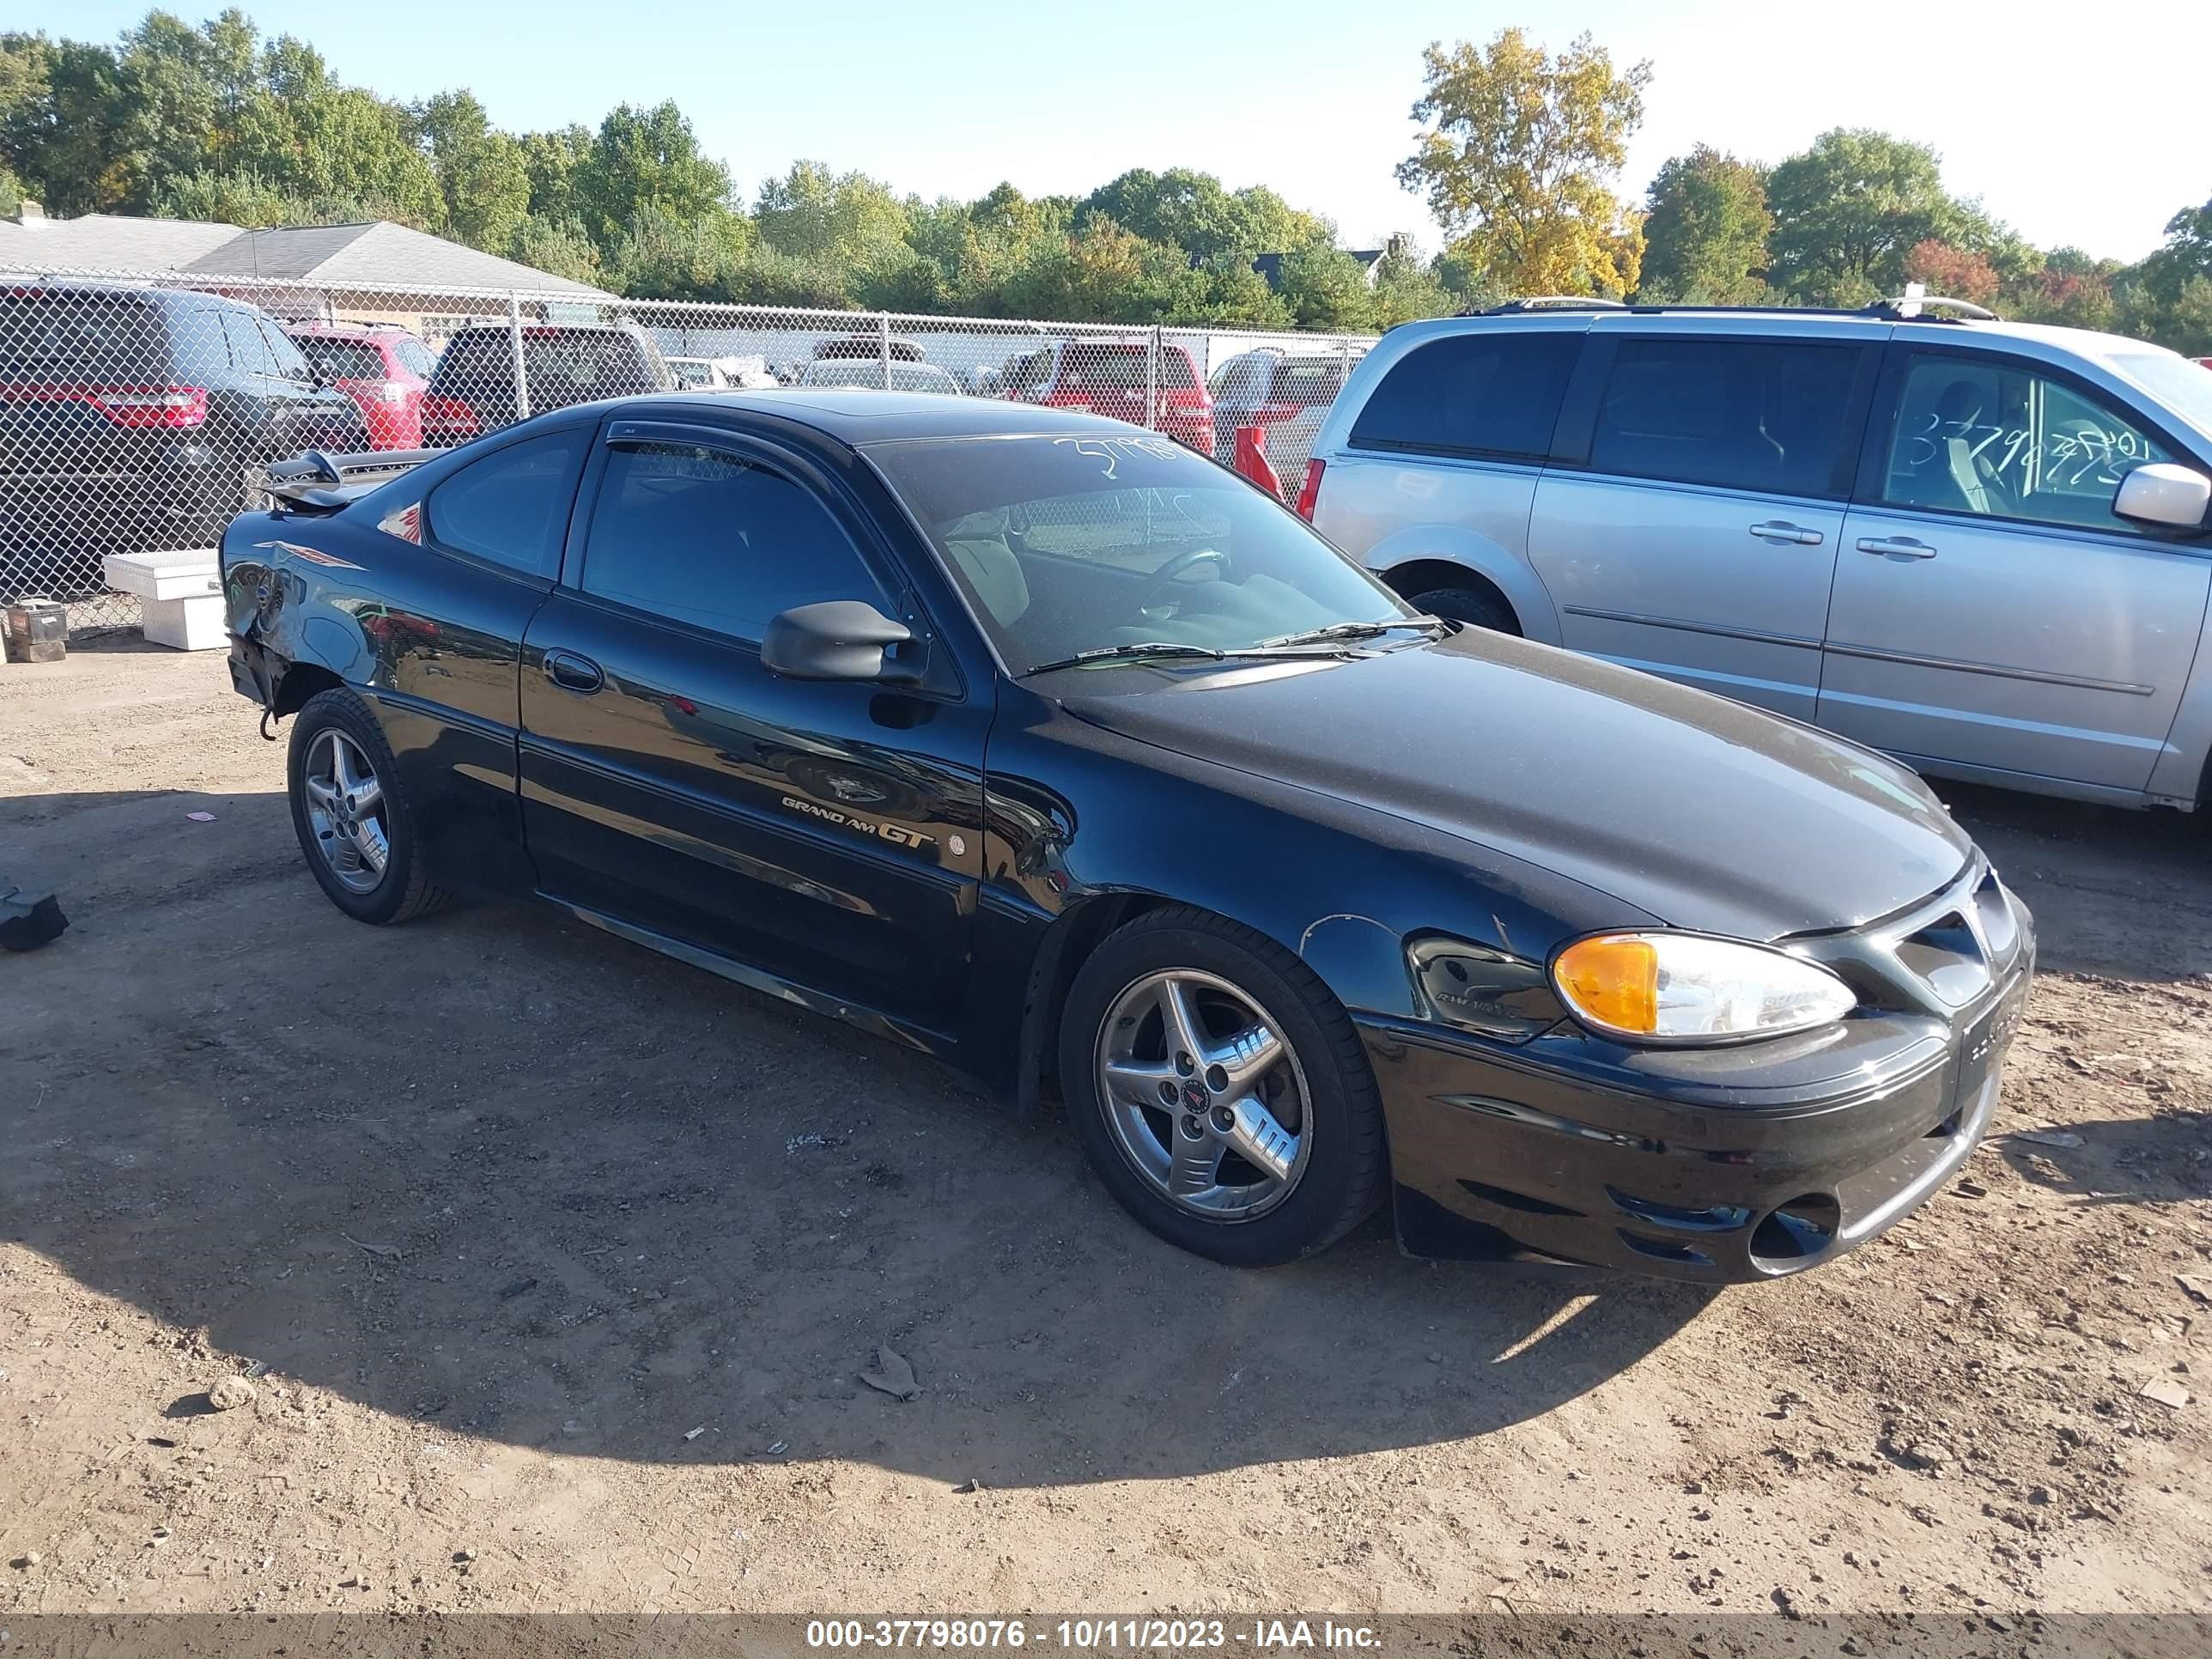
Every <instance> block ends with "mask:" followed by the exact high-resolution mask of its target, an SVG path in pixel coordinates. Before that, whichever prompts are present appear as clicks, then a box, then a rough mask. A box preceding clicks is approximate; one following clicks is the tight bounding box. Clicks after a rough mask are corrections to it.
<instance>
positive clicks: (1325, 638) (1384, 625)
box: [1260, 617, 1448, 650]
mask: <svg viewBox="0 0 2212 1659" xmlns="http://www.w3.org/2000/svg"><path fill="white" fill-rule="evenodd" d="M1447 626H1448V624H1447V623H1445V622H1444V620H1443V617H1401V618H1398V619H1396V620H1394V621H1391V622H1340V623H1329V624H1328V626H1327V627H1326V628H1309V629H1305V630H1304V632H1302V633H1297V634H1285V635H1282V636H1281V637H1280V638H1279V639H1272V640H1262V641H1260V646H1261V649H1263V650H1273V649H1274V648H1275V647H1278V646H1285V645H1327V644H1328V643H1329V642H1331V641H1336V640H1378V639H1381V638H1382V637H1383V635H1385V634H1388V633H1391V632H1393V631H1395V629H1401V628H1418V629H1420V630H1421V631H1422V632H1423V633H1435V632H1437V630H1438V629H1443V628H1445V627H1447Z"/></svg>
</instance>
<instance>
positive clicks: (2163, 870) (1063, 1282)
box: [0, 647, 2212, 1616]
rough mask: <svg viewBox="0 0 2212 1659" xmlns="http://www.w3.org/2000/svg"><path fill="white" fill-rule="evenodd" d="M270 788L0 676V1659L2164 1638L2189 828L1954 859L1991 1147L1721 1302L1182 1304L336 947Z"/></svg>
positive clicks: (2193, 917) (495, 957) (1118, 1243)
mask: <svg viewBox="0 0 2212 1659" xmlns="http://www.w3.org/2000/svg"><path fill="white" fill-rule="evenodd" d="M282 787H283V750H282V749H281V748H280V747H278V746H275V745H271V744H264V743H262V742H261V741H259V739H258V738H257V736H256V735H255V730H254V717H253V714H252V710H251V709H250V708H248V707H247V706H246V704H245V703H243V702H240V701H239V700H238V699H237V698H236V697H234V696H233V695H232V694H231V693H230V691H229V689H228V682H227V680H226V678H225V674H224V669H223V663H222V656H221V654H220V653H208V654H203V655H199V656H194V657H190V658H185V657H179V656H177V655H174V654H172V653H167V652H159V651H152V650H135V649H125V648H120V647H118V648H110V649H104V650H82V649H80V650H78V651H76V652H74V653H72V654H71V656H70V659H68V661H67V662H66V663H65V664H62V665H52V666H40V667H31V666H20V665H18V666H4V667H0V878H15V879H24V878H28V877H30V876H31V875H33V874H34V873H35V874H38V875H41V876H44V877H46V878H48V879H50V880H51V881H52V884H54V885H56V886H58V888H59V889H60V890H61V891H62V893H63V895H64V899H65V902H66V906H67V908H68V911H69V914H70V920H71V922H72V924H73V925H72V927H71V928H70V933H68V935H67V936H66V938H65V939H63V940H62V941H61V942H59V943H58V944H57V945H53V946H52V947H51V948H48V949H46V950H44V951H38V952H36V953H33V954H28V955H23V956H18V957H0V1010H4V1012H0V1562H4V1563H6V1565H0V1613H6V1612H8V1611H9V1610H10V1609H12V1610H15V1612H17V1613H40V1612H46V1613H57V1612H68V1613H82V1612H103V1613H112V1612H124V1611H128V1612H155V1611H163V1610H174V1609H186V1610H198V1611H236V1610H248V1609H251V1610H258V1611H262V1612H280V1611H292V1612H314V1611H319V1610H327V1609H333V1608H338V1609H356V1610H363V1611H367V1610H391V1609H412V1608H417V1607H428V1608H435V1609H448V1610H469V1609H481V1610H502V1611H528V1610H546V1609H561V1610H587V1611H630V1610H647V1609H665V1610H671V1611H675V1610H686V1609H716V1608H726V1609H739V1610H768V1609H774V1610H781V1611H792V1610H800V1611H804V1610H835V1611H844V1610H852V1609H861V1610H884V1609H890V1610H895V1611H897V1610H908V1611H914V1610H943V1611H967V1612H981V1611H989V1610H1000V1611H1004V1610H1007V1609H1022V1608H1029V1609H1038V1610H1045V1609H1059V1610H1061V1611H1071V1610H1081V1611H1088V1612H1092V1613H1108V1612H1125V1613H1126V1612H1141V1611H1149V1610H1158V1609H1166V1608H1181V1609H1207V1608H1218V1609H1243V1610H1248V1611H1249V1610H1251V1609H1254V1608H1268V1607H1273V1608H1284V1609H1331V1608H1333V1609H1339V1610H1342V1611H1346V1612H1354V1613H1357V1612H1413V1611H1420V1610H1439V1611H1442V1610H1455V1611H1457V1610H1475V1611H1480V1610H1482V1609H1485V1608H1499V1607H1504V1608H1510V1609H1513V1610H1516V1611H1520V1612H1523V1613H1526V1612H1528V1611H1531V1610H1535V1611H1542V1610H1546V1609H1556V1610H1560V1611H1563V1612H1564V1611H1568V1610H1572V1611H1579V1612H1620V1613H1628V1612H1636V1611H1640V1610H1645V1609H1657V1610H1665V1611H1675V1612H1702V1611H1705V1610H1708V1609H1722V1610H1742V1611H1760V1612H1766V1613H1771V1612H1772V1611H1773V1610H1774V1609H1775V1608H1777V1607H1781V1608H1782V1609H1783V1610H1784V1611H1785V1612H1787V1611H1796V1612H1802V1613H1809V1614H1818V1613H1842V1612H1863V1611H1870V1610H1882V1611H1887V1612H1898V1611H1905V1612H1918V1613H1937V1612H1941V1611H1944V1610H1962V1609H1988V1610H1990V1611H1998V1610H2002V1611H2005V1612H2007V1613H2012V1614H2013V1615H2015V1616H2017V1613H2019V1612H2020V1611H2021V1610H2027V1611H2031V1612H2036V1611H2039V1612H2046V1613H2064V1612H2074V1611H2098V1612H2111V1611H2119V1610H2136V1611H2145V1610H2154V1611H2163V1612H2198V1611H2202V1610H2204V1609H2206V1608H2208V1607H2212V1502H2208V1494H2212V1480H2208V1469H2212V1460H2208V1455H2207V1454H2208V1436H2207V1431H2206V1426H2205V1425H2206V1417H2207V1399H2206V1396H2207V1395H2208V1393H2212V1343H2208V1341H2207V1336H2208V1334H2212V1300H2208V1299H2212V1115H2209V1114H2208V1108H2212V1020H2208V1015H2212V825H2204V824H2200V823H2195V822H2192V821H2191V820H2189V819H2186V818H2183V817H2178V816H2175V815H2172V814H2164V815H2155V816H2154V815H2136V814H2128V813H2122V812H2114V811H2101V810H2097V809H2092V808H2086V807H2076V806H2071V805H2062V804H2057V803H2051V802H2043V801H2035V800H2031V799H2024V798H2019V797H2008V796H2002V795H1997V794H1993V793H1983V792H1978V791H1975V792H1970V791H1967V790H1964V789H1958V790H1952V791H1948V792H1947V793H1948V794H1949V795H1950V796H1951V797H1952V798H1953V799H1954V804H1955V805H1956V806H1957V808H1958V810H1959V811H1960V814H1961V816H1962V817H1964V819H1965V820H1966V822H1967V823H1968V824H1969V825H1970V826H1971V828H1972V830H1973V831H1974V833H1975V834H1976V835H1977V836H1978V837H1979V838H1980V839H1981V841H1982V842H1983V844H1984V846H1985V847H1987V848H1989V849H1990V853H1991V854H1992V855H1993V856H1994V858H1995V859H1996V861H1997V862H1998V864H1999V866H2000V867H2001V868H2002V870H2003V871H2004V872H2005V874H2006V876H2007V877H2008V878H2009V879H2010V880H2011V882H2012V883H2013V884H2014V885H2015V887H2016V888H2017V889H2018V890H2020V891H2021V893H2022V894H2023V895H2024V896H2025V897H2026V898H2027V902H2029V903H2030V904H2031V905H2032V906H2033V908H2034V909H2035V911H2036V913H2037V915H2038V916H2039V919H2040V925H2041V929H2042V936H2043V942H2044V952H2045V956H2044V961H2045V971H2044V973H2043V975H2042V977H2041V980H2040V981H2039V984H2038V986H2037V988H2036V991H2035V994H2034V998H2033V1003H2032V1005H2031V1006H2030V1008H2029V1011H2028V1018H2027V1024H2026V1026H2025V1028H2024V1031H2023V1035H2022V1037H2021V1042H2020V1043H2019V1045H2018V1046H2017V1047H2016V1048H2015V1051H2014V1058H2013V1063H2012V1066H2011V1069H2010V1071H2009V1073H2008V1077H2007V1079H2006V1084H2005V1090H2004V1101H2003V1109H2002V1116H2001V1121H2000V1124H1999V1128H2000V1131H2001V1133H1999V1134H1997V1135H1996V1136H1995V1137H1993V1138H1992V1139H1990V1142H1989V1143H1988V1144H1987V1145H1986V1146H1984V1148H1983V1149H1982V1150H1981V1151H1979V1152H1978V1153H1977V1154H1976V1155H1975V1157H1974V1158H1973V1160H1972V1163H1971V1164H1970V1165H1969V1166H1968V1169H1967V1171H1966V1175H1967V1176H1968V1177H1969V1179H1967V1180H1964V1181H1961V1182H1958V1183H1957V1184H1955V1185H1954V1187H1953V1188H1951V1189H1950V1190H1948V1191H1947V1192H1945V1193H1943V1194H1941V1195H1939V1196H1938V1197H1937V1198H1936V1199H1935V1200H1933V1201H1932V1202H1931V1203H1930V1204H1929V1206H1927V1207H1926V1208H1925V1209H1924V1210H1923V1212H1921V1213H1920V1214H1919V1215H1918V1216H1917V1217H1916V1218H1913V1219H1911V1221H1910V1222H1908V1223H1906V1224H1905V1225H1903V1226H1901V1227H1899V1228H1898V1229H1897V1230H1896V1231H1893V1232H1892V1233H1890V1234H1889V1235H1888V1236H1887V1237H1885V1238H1883V1239H1881V1240H1880V1241H1878V1242H1877V1243H1874V1244H1871V1245H1869V1246H1868V1247H1867V1248H1865V1249H1862V1250H1860V1251H1859V1252H1857V1254H1855V1255H1850V1256H1849V1257H1847V1258H1845V1259H1844V1260H1843V1261H1840V1262H1838V1263H1836V1264H1834V1265H1832V1266H1831V1267H1827V1268H1825V1269H1823V1270H1821V1271H1820V1272H1817V1273H1812V1274H1809V1275H1807V1276H1804V1277H1801V1278H1796V1279H1790V1280H1787V1281H1784V1282H1782V1283H1779V1284H1777V1285H1767V1286H1761V1287H1758V1288H1753V1289H1743V1290H1731V1291H1726V1292H1723V1293H1721V1294H1717V1295H1714V1294H1711V1293H1708V1292H1705V1291H1699V1290H1693V1289H1685V1288H1681V1287H1677V1286H1671V1285H1662V1284H1657V1283H1653V1282H1647V1281H1642V1280H1636V1279H1623V1278H1618V1277H1613V1276H1609V1275H1607V1274H1603V1273H1594V1272H1590V1271H1587V1270H1583V1269H1577V1268H1565V1267H1541V1266H1532V1265H1525V1264H1512V1265H1498V1264H1469V1265H1455V1266H1449V1267H1437V1266H1431V1265H1427V1264H1423V1263H1418V1262H1413V1261H1407V1260H1404V1259H1402V1258H1401V1256H1400V1255H1398V1254H1397V1252H1396V1249H1395V1246H1394V1245H1393V1243H1391V1241H1390V1239H1389V1237H1388V1235H1387V1233H1386V1231H1384V1230H1383V1228H1382V1227H1381V1226H1380V1225H1376V1226H1371V1227H1370V1228H1369V1229H1368V1230H1366V1231H1364V1232H1362V1233H1360V1234H1358V1235H1357V1236H1355V1237H1353V1238H1352V1239H1351V1240H1349V1241H1348V1242H1347V1243H1346V1244H1344V1245H1342V1246H1340V1247H1339V1248H1338V1249H1335V1250H1334V1251H1333V1252H1331V1253H1329V1254H1328V1255H1326V1256H1325V1257H1323V1258H1322V1259H1321V1260H1319V1261H1314V1262H1312V1263H1310V1264H1307V1265H1304V1266H1302V1267H1297V1268H1293V1269H1287V1270H1283V1271H1279V1272H1271V1273H1239V1272H1237V1271H1234V1270H1231V1269H1226V1268H1222V1267H1214V1266H1212V1265H1210V1264H1208V1263H1206V1262H1202V1261H1196V1260H1194V1259H1192V1258H1189V1257H1188V1256H1184V1255H1179V1254H1177V1253H1176V1251H1174V1250H1172V1249H1170V1248H1168V1247H1167V1246H1166V1245H1164V1244H1162V1243H1158V1242H1156V1241H1155V1240H1154V1239H1153V1238H1152V1237H1151V1236H1150V1235H1149V1234H1146V1233H1145V1232H1143V1231H1140V1230H1139V1228H1138V1227H1137V1226H1136V1225H1134V1224H1133V1223H1132V1222H1131V1221H1129V1220H1128V1219H1127V1218H1125V1217H1124V1216H1123V1215H1122V1214H1121V1212H1120V1211H1119V1210H1117V1209H1116V1208H1115V1206H1113V1204H1112V1203H1111V1202H1110V1201H1109V1200H1108V1199H1107V1197H1106V1196H1105V1194H1103V1191H1102V1190H1101V1189H1100V1188H1098V1186H1097V1183H1096V1182H1093V1181H1092V1180H1091V1178H1090V1177H1089V1176H1088V1175H1087V1173H1086V1172H1085V1169H1084V1167H1083V1165H1082V1164H1081V1161H1080V1159H1079V1156H1078V1153H1077V1150H1076V1147H1075V1145H1074V1142H1073V1138H1072V1137H1071V1136H1070V1135H1069V1133H1067V1132H1066V1126H1065V1124H1064V1123H1062V1122H1060V1121H1053V1120H1050V1119H1048V1120H1047V1121H1040V1122H1036V1123H1032V1124H1014V1123H1012V1122H1011V1121H1009V1120H1007V1119H1006V1118H1005V1117H1003V1116H1001V1115H999V1114H997V1113H996V1112H995V1111H994V1110H993V1109H990V1108H989V1107H988V1106H987V1105H986V1104H985V1103H984V1102H983V1101H982V1100H981V1097H979V1096H978V1095H977V1093H976V1092H975V1091H974V1090H972V1089H971V1088H970V1087H969V1086H968V1085H966V1084H964V1083H963V1081H961V1080H960V1079H957V1077H955V1076H952V1075H951V1074H949V1073H945V1072H944V1071H942V1070H940V1069H939V1068H938V1067H936V1066H933V1065H932V1064H930V1063H928V1062H926V1061H922V1060H916V1059H915V1058H913V1057H911V1056H910V1055H908V1054H904V1053H902V1052H900V1051H898V1050H896V1049H894V1048H890V1047H889V1046H887V1045H885V1044H884V1043H881V1042H876V1041H874V1040H872V1039H870V1038H867V1037H865V1036H860V1035H857V1034H855V1033H854V1032H851V1031H848V1030H845V1029H843V1028H841V1027H838V1026H836V1025H833V1024H829V1023H826V1022H823V1021H820V1020H817V1019H815V1018H810V1017H807V1016H805V1015H803V1014H800V1013H798V1012H794V1011H791V1010H788V1009H787V1008H785V1007H783V1006H780V1005H777V1004H775V1003H774V1002H771V1001H769V1000H766V999H764V998H761V997H757V996H754V995H751V994H748V993H746V992H744V991H742V990H739V989H738V988H737V987H732V986H731V985H728V984H726V983H724V982H722V981H719V980H716V979H714V978H711V977H708V976H707V975H703V974H700V973H697V972H695V971H692V970H690V969H684V968H683V967H680V966H678V965H676V964H674V963H669V962H666V961H664V960H662V959H660V958H659V957H655V956H653V955H651V954H648V953H647V952H645V951H640V950H636V949H634V948H631V947H629V946H627V945H622V944H619V943H617V942H615V941H612V940H611V939H606V938H604V937H601V936H599V934H597V933H592V932H590V931H589V930H586V929H584V928H582V927H578V926H575V925H573V924H569V923H566V922H564V921H561V920H559V919H557V918H556V917H554V916H553V915H550V914H545V913H538V912H533V911H532V910H529V909H526V908H468V909H462V910H457V911H454V912H452V913H449V914H447V915H441V916H439V917H437V918H436V919H435V920H432V921H427V922H424V923H422V924H418V925H416V926H413V927H404V928H397V929H386V930H380V929H373V928H368V927H360V926H358V925H356V924H355V923H353V922H350V921H347V920H345V919H344V918H343V916H341V915H339V914H338V913H337V911H336V910H335V909H333V908H331V906H330V905H329V904H328V903H327V902H325V900H324V899H323V897H322V896H321V895H320V894H319V892H318V891H317V890H316V888H315V886H314V884H313V881H312V880H311V879H310V878H309V877H308V875H307V871H306V869H305V867H304V866H302V864H301V855H300V853H299V850H298V848H297V846H296V844H295V842H294V840H293V837H292V832H291V829H290V825H289V819H288V817H287V815H286V811H285V807H284V802H283V794H282V793H281V792H282ZM197 812H205V813H210V814H212V815H213V818H212V821H211V822H195V821H193V820H192V819H191V817H188V814H192V813H197ZM2031 1133H2033V1134H2040V1135H2044V1136H2045V1137H2047V1138H2046V1139H2032V1138H2030V1135H2031ZM2184 1276H2187V1278H2188V1279H2190V1280H2191V1282H2192V1283H2193V1284H2194V1285H2195V1286H2196V1289H2195V1290H2194V1291H2192V1290H2191V1284H2187V1283H2185V1282H2184ZM878 1346H890V1347H892V1348H894V1349H895V1350H896V1351H897V1352H899V1353H901V1354H902V1355H904V1356H905V1357H906V1358H908V1359H909V1360H910V1361H911V1363H912V1365H913V1368H914V1370H915V1374H916V1376H917V1377H918V1379H919V1381H920V1383H921V1389H922V1392H921V1395H920V1396H919V1397H918V1398H915V1399H913V1400H911V1401H901V1400H898V1399H896V1398H893V1397H892V1396H891V1395H887V1394H884V1393H879V1392H877V1391H875V1390H873V1389H869V1388H867V1387H865V1386H863V1385H861V1384H860V1383H859V1382H858V1381H857V1375H858V1373H860V1371H861V1370H864V1369H865V1368H866V1367H867V1366H868V1364H870V1362H871V1358H872V1355H873V1353H874V1351H875V1350H876V1349H877V1348H878ZM241 1373H251V1374H252V1376H253V1380H252V1383H251V1389H252V1398H251V1400H250V1401H247V1402H246V1403H245V1404H244V1405H242V1406H240V1407H237V1408H234V1409H229V1410H224V1411H221V1412H216V1411H213V1410H211V1409H210V1406H209V1402H208V1400H207V1393H208V1390H209V1389H210V1387H212V1386H213V1385H216V1384H217V1383H221V1382H222V1380H223V1379H225V1378H227V1377H232V1376H238V1375H240V1374H241ZM2147 1385H2156V1386H2157V1388H2158V1389H2159V1392H2160V1393H2161V1394H2164V1395H2166V1397H2167V1398H2168V1399H2172V1400H2179V1401H2184V1403H2181V1404H2179V1405H2174V1404H2168V1403H2163V1402H2162V1401H2160V1399H2158V1398H2154V1397H2151V1396H2148V1395H2146V1394H2145V1392H2144V1390H2145V1389H2146V1386H2147ZM970 1483H974V1484H972V1485H971V1484H970Z"/></svg>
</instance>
